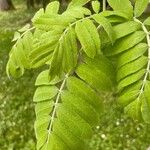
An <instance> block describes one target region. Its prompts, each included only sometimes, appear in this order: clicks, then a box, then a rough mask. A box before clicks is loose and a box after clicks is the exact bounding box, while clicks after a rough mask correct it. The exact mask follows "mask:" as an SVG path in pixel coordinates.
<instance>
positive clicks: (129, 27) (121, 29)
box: [113, 21, 141, 39]
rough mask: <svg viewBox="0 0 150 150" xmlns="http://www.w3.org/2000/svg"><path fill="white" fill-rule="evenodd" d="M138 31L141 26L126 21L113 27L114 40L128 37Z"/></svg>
mask: <svg viewBox="0 0 150 150" xmlns="http://www.w3.org/2000/svg"><path fill="white" fill-rule="evenodd" d="M139 29H141V25H140V24H139V23H137V22H135V21H127V22H124V23H121V24H118V25H116V26H114V27H113V30H114V32H115V34H116V39H119V38H122V37H124V36H126V35H129V34H131V33H133V32H135V31H137V30H139Z"/></svg>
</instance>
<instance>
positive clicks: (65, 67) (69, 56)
mask: <svg viewBox="0 0 150 150" xmlns="http://www.w3.org/2000/svg"><path fill="white" fill-rule="evenodd" d="M77 54H78V50H77V42H76V35H75V32H74V30H73V29H72V28H70V29H68V31H67V33H66V34H65V35H62V36H61V38H59V44H58V45H57V47H56V48H55V50H54V53H53V57H52V60H51V66H50V75H51V79H53V78H54V77H55V76H57V75H58V76H61V75H62V73H63V72H65V73H69V72H71V71H73V69H74V68H75V66H76V64H77Z"/></svg>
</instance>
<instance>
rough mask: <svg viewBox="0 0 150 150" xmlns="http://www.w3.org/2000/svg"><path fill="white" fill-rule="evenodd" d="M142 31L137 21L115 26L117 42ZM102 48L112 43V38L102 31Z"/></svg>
mask: <svg viewBox="0 0 150 150" xmlns="http://www.w3.org/2000/svg"><path fill="white" fill-rule="evenodd" d="M139 29H141V25H140V24H139V23H137V22H135V21H127V22H123V23H120V24H117V25H114V26H113V32H115V37H116V40H117V39H120V38H122V37H125V36H127V35H129V34H131V33H133V32H135V31H137V30H139ZM100 38H101V41H102V48H103V47H106V46H107V45H108V44H110V43H111V41H110V38H109V37H108V36H107V33H106V32H104V30H102V31H101V36H100Z"/></svg>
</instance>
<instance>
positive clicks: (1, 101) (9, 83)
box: [0, 1, 150, 150]
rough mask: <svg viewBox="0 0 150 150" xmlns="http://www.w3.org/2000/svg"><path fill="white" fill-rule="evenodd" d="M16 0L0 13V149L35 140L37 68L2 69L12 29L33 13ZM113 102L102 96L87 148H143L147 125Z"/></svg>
mask: <svg viewBox="0 0 150 150" xmlns="http://www.w3.org/2000/svg"><path fill="white" fill-rule="evenodd" d="M18 2H20V1H18ZM18 2H17V5H16V8H17V10H16V11H8V12H5V13H2V12H1V13H0V83H1V86H0V150H35V142H36V140H35V135H34V129H33V124H34V120H35V114H34V104H33V102H32V97H33V92H34V89H35V88H34V81H35V78H36V76H37V73H38V72H39V71H38V70H36V71H30V72H26V74H25V75H24V77H22V78H20V79H11V80H9V79H8V77H7V76H6V72H5V67H6V63H7V60H8V53H9V51H10V49H11V47H12V45H13V43H12V42H11V40H12V38H13V33H14V31H16V30H17V29H19V28H21V27H22V26H24V25H25V24H26V23H28V22H30V18H32V16H33V14H34V11H27V10H26V8H25V6H24V5H23V4H22V3H19V5H18ZM15 4H16V2H15ZM113 103H114V100H113V99H109V98H108V99H107V98H106V106H107V107H106V109H105V113H104V114H103V115H102V117H101V122H100V125H99V126H98V127H97V128H96V129H95V134H94V135H93V138H92V140H90V141H89V144H90V147H91V150H146V148H147V147H148V146H149V145H150V134H149V133H150V126H149V125H144V124H142V123H138V122H134V121H133V120H131V119H129V118H127V117H126V116H123V115H122V114H123V112H122V110H121V109H120V108H118V106H117V105H116V104H113Z"/></svg>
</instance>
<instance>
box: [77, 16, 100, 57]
mask: <svg viewBox="0 0 150 150" xmlns="http://www.w3.org/2000/svg"><path fill="white" fill-rule="evenodd" d="M75 31H76V34H77V36H78V39H79V41H80V43H81V46H82V49H83V50H84V51H85V53H86V54H87V55H88V56H89V57H91V58H94V56H95V55H96V54H97V53H100V38H99V34H98V32H97V29H96V27H95V25H94V24H93V22H92V21H91V20H89V19H84V20H83V21H79V22H77V24H76V27H75Z"/></svg>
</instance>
